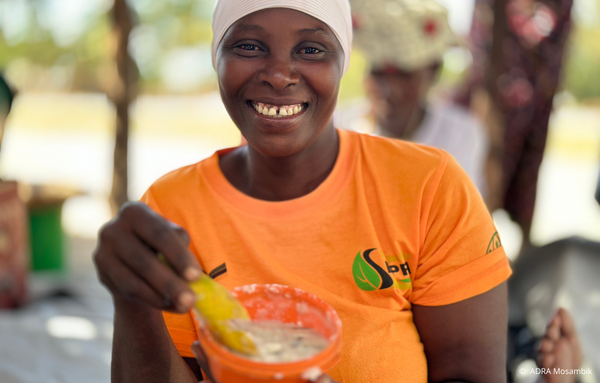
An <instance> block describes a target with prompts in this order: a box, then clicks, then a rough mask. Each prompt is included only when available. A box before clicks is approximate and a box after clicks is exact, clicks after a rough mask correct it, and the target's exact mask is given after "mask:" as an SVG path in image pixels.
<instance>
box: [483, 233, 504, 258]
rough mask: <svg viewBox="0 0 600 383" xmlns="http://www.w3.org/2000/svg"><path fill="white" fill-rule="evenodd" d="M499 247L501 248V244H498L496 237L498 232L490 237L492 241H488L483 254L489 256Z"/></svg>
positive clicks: (498, 238)
mask: <svg viewBox="0 0 600 383" xmlns="http://www.w3.org/2000/svg"><path fill="white" fill-rule="evenodd" d="M499 247H502V242H500V236H499V235H498V232H495V233H494V235H493V236H492V239H490V243H489V245H488V248H487V251H486V252H485V253H486V254H489V253H491V252H492V251H494V250H496V249H497V248H499Z"/></svg>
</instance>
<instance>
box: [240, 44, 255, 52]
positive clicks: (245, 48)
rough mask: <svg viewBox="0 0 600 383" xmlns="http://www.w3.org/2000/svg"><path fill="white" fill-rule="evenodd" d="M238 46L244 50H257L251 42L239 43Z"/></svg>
mask: <svg viewBox="0 0 600 383" xmlns="http://www.w3.org/2000/svg"><path fill="white" fill-rule="evenodd" d="M239 48H241V49H243V50H245V51H257V50H258V47H257V46H256V45H252V44H244V45H240V46H239Z"/></svg>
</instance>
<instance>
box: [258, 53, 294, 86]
mask: <svg viewBox="0 0 600 383" xmlns="http://www.w3.org/2000/svg"><path fill="white" fill-rule="evenodd" d="M258 79H259V80H260V81H261V82H263V83H267V84H269V85H270V86H271V87H273V89H275V90H284V89H285V88H287V87H288V86H290V85H296V84H298V82H299V81H300V75H299V74H298V72H296V71H295V70H294V67H293V61H292V59H291V58H286V57H277V56H275V55H273V56H271V57H269V58H268V59H267V62H266V65H265V67H264V68H263V70H261V71H260V73H259V74H258Z"/></svg>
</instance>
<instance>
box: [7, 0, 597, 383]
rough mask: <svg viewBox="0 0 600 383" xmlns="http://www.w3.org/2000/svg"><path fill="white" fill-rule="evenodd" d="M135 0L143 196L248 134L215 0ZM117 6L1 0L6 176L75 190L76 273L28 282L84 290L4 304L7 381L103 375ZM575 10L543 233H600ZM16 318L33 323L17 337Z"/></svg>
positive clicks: (458, 72) (585, 13) (457, 59)
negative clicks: (219, 58)
mask: <svg viewBox="0 0 600 383" xmlns="http://www.w3.org/2000/svg"><path fill="white" fill-rule="evenodd" d="M440 2H441V3H443V4H444V5H445V6H446V7H447V8H448V9H449V11H450V22H451V26H452V27H453V29H454V30H455V32H456V33H457V34H458V35H460V36H463V37H464V36H466V34H468V32H469V30H470V26H471V19H472V12H473V7H474V1H472V0H443V1H442V0H440ZM130 5H131V7H132V8H133V9H134V10H135V14H136V17H137V22H136V26H135V27H134V30H133V32H132V34H131V38H130V53H131V56H132V57H133V59H134V61H135V63H136V66H137V68H138V70H139V80H140V81H139V90H138V94H139V95H138V98H137V100H136V101H135V102H134V104H133V106H132V108H131V117H132V131H131V142H130V152H129V155H130V159H129V166H130V178H129V197H130V198H131V199H137V198H139V197H140V196H141V195H142V193H143V192H144V191H145V190H146V188H147V187H148V186H149V185H150V184H151V183H152V182H153V181H155V180H156V179H157V178H159V177H160V176H162V175H163V174H165V173H167V172H169V171H171V170H173V169H176V168H178V167H180V166H183V165H187V164H190V163H194V162H197V161H199V160H201V159H203V158H205V157H207V156H209V155H211V154H212V153H213V152H214V151H215V150H217V149H220V148H224V147H227V146H234V145H237V144H238V143H239V142H240V135H239V133H238V132H237V130H236V128H235V126H234V125H233V124H232V122H231V121H230V119H229V117H228V115H227V113H226V111H225V109H224V107H223V105H222V103H221V102H220V97H219V94H218V90H217V84H216V77H215V73H214V71H213V68H212V65H211V60H210V40H211V26H210V20H211V15H212V10H213V7H214V0H131V1H130ZM111 6H112V1H111V0H0V71H2V72H3V74H4V76H5V77H6V79H7V81H8V82H9V83H10V84H11V85H12V86H13V87H14V88H15V89H16V90H17V92H18V95H17V97H16V99H15V103H14V105H13V110H12V112H11V114H10V116H9V119H8V121H7V125H6V131H5V137H4V140H3V143H2V150H1V151H0V176H1V177H2V178H4V179H5V180H9V179H10V180H17V181H19V182H20V183H22V184H25V185H27V184H28V185H53V186H60V187H62V188H65V187H66V188H68V189H69V190H70V191H69V195H71V197H70V198H68V199H67V200H66V202H65V204H64V206H63V210H62V225H63V229H64V231H65V234H66V236H67V238H68V241H67V249H68V250H67V253H68V257H67V258H68V259H67V262H66V265H65V268H64V270H63V272H66V273H70V274H71V277H69V279H68V282H66V281H67V279H65V278H66V277H64V273H62V274H61V275H59V276H58V277H56V276H47V277H46V276H42V277H40V278H37V279H35V280H33V281H32V282H33V285H32V289H33V290H34V291H43V290H44V288H45V287H47V286H56V283H57V282H56V281H57V280H58V281H59V286H67V287H68V288H74V286H75V287H76V288H77V289H79V293H80V297H81V304H80V305H79V306H78V305H73V304H66V303H65V304H64V307H62V308H61V309H60V310H59V309H56V307H57V306H43V305H42V306H35V307H32V308H28V309H26V310H31V312H30V314H31V315H29V316H28V317H27V318H29V319H28V320H25V321H19V323H18V324H16V325H15V321H14V317H11V316H1V317H0V339H3V342H5V339H13V340H14V341H15V345H16V349H17V351H15V354H13V355H12V357H9V355H8V354H7V355H4V354H3V353H7V349H6V348H0V360H8V359H9V360H20V358H21V357H22V358H23V359H24V360H26V361H27V363H25V362H23V363H22V364H19V362H15V363H8V364H7V363H4V364H3V365H2V366H1V367H0V372H1V371H4V372H3V373H4V374H5V376H6V377H7V378H2V379H6V380H2V382H3V383H10V382H11V380H9V379H12V378H14V380H13V381H14V382H29V381H32V382H33V381H42V380H37V379H38V378H39V377H44V378H48V376H50V379H49V380H47V381H57V382H63V381H64V382H75V381H79V382H81V381H85V382H107V381H108V380H107V379H108V376H109V375H108V366H109V364H110V341H111V336H112V311H111V310H112V306H111V302H110V299H109V298H108V295H107V294H106V293H105V292H104V291H103V290H102V289H101V288H100V287H99V286H97V284H96V285H93V283H90V282H89V281H90V280H93V279H94V278H95V275H94V273H93V267H92V263H91V257H90V254H91V250H92V249H93V246H94V239H95V237H96V235H97V232H98V229H99V228H100V226H101V225H102V224H103V223H105V222H106V221H108V220H109V219H110V217H111V210H110V207H109V204H108V199H107V198H108V194H109V192H110V188H111V182H112V161H113V148H114V110H113V108H112V106H111V103H110V102H109V100H108V98H107V96H106V92H107V90H108V89H109V88H110V87H111V81H113V78H114V72H115V70H116V69H115V64H114V63H113V61H112V54H113V53H112V52H113V50H114V44H113V42H112V41H113V40H112V36H111V21H110V18H109V17H108V15H107V12H108V11H109V9H110V7H111ZM573 19H574V22H575V29H574V32H573V34H572V37H571V40H570V45H569V49H568V55H567V57H566V67H565V69H564V73H563V85H562V87H561V90H560V92H559V94H558V95H557V96H556V98H555V111H554V113H553V116H552V119H551V123H550V128H549V136H548V142H547V148H546V152H545V157H544V161H543V164H542V167H541V171H540V179H539V184H538V185H539V187H538V197H537V202H536V203H537V204H536V210H535V216H534V223H533V229H532V241H533V243H534V244H535V245H545V244H548V243H550V242H553V241H555V240H558V239H562V238H566V237H570V236H574V235H578V236H582V237H585V238H588V239H592V240H596V241H600V207H599V206H598V204H597V203H596V201H595V200H594V192H595V189H596V183H597V180H598V172H599V170H600V161H599V160H600V85H599V84H600V70H599V68H600V0H575V5H574V9H573ZM470 64H471V55H470V53H469V51H468V49H467V48H466V47H459V48H455V49H453V50H451V51H450V52H449V53H448V54H447V55H446V58H445V62H444V68H443V74H442V77H441V79H440V82H439V84H438V87H437V89H436V92H435V93H436V94H440V95H443V94H444V93H445V92H446V91H447V90H448V89H451V88H452V87H453V86H455V85H456V84H458V83H459V82H460V81H461V79H463V76H464V75H465V73H466V71H467V70H468V68H469V65H470ZM364 70H365V62H364V59H363V58H362V57H361V56H360V55H359V54H355V55H354V56H353V58H352V64H351V69H350V71H349V72H348V73H347V75H346V77H345V78H344V80H343V84H342V91H341V94H340V106H341V107H344V105H350V104H352V103H353V102H356V100H358V99H361V98H363V97H364V94H363V90H362V84H363V74H364ZM494 218H495V219H496V221H497V223H498V226H499V230H500V233H501V236H502V237H503V243H504V246H505V247H506V249H507V252H508V253H509V256H514V255H516V254H517V252H518V250H519V247H520V232H519V229H518V227H515V226H514V225H512V224H511V223H510V220H509V218H508V217H507V215H506V214H505V213H503V212H502V211H498V212H495V213H494ZM61 283H62V284H61ZM92 285H93V286H92ZM59 295H60V294H59ZM84 298H85V299H84ZM58 307H61V306H60V304H59V305H58ZM3 323H4V324H5V325H6V326H3V325H2V324H3ZM9 324H10V325H11V326H12V328H11V329H9V328H7V326H8V325H9ZM15 326H17V327H18V328H17V329H15ZM19 329H20V330H19ZM19 331H21V332H23V333H24V332H28V333H29V334H33V336H32V337H31V338H27V339H15V338H14V334H20V332H19ZM32 349H37V350H38V351H41V352H44V353H45V354H47V355H52V354H54V359H50V360H49V361H47V362H43V361H42V362H40V364H39V365H37V366H34V367H33V368H28V367H27V366H28V364H36V363H37V361H36V360H35V358H32V355H31V354H29V352H31V350H32ZM19 350H20V351H19ZM72 358H79V360H80V361H81V363H80V364H79V365H78V366H71V367H69V368H70V370H69V371H68V372H69V373H67V372H65V373H64V376H63V375H61V373H60V372H57V371H58V370H57V369H56V368H54V367H52V366H53V365H54V364H56V363H59V364H60V363H65V365H68V363H69V361H72V360H73V359H72ZM0 364H2V363H0ZM7 371H8V372H7ZM2 376H3V375H1V374H0V377H2ZM10 377H12V378H10ZM52 379H54V380H52ZM74 379H79V380H74ZM0 380H1V379H0Z"/></svg>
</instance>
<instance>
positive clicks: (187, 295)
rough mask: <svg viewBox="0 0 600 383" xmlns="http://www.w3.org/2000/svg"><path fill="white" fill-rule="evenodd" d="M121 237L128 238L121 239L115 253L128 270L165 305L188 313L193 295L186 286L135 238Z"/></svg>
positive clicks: (124, 235)
mask: <svg viewBox="0 0 600 383" xmlns="http://www.w3.org/2000/svg"><path fill="white" fill-rule="evenodd" d="M121 235H122V236H123V237H128V238H123V240H122V241H120V242H119V246H118V247H117V248H116V249H115V251H116V252H117V254H118V256H119V257H120V258H121V259H122V260H123V262H124V263H125V264H126V265H127V266H128V267H129V269H131V270H132V271H133V272H134V273H135V274H137V275H138V276H139V277H141V278H142V279H143V280H144V281H147V283H148V284H149V285H150V286H151V287H152V288H153V289H154V290H155V291H156V292H158V293H159V294H160V296H162V297H163V300H164V301H165V304H167V303H168V302H170V303H172V304H173V306H174V308H175V309H176V310H177V311H179V312H186V311H189V310H190V309H191V307H192V305H193V303H194V294H193V292H192V290H191V289H190V288H189V287H188V285H187V284H186V283H185V282H184V281H183V280H182V279H181V278H179V277H177V275H175V273H174V272H173V271H172V270H171V269H170V268H169V267H168V266H167V265H165V264H163V263H162V262H161V261H160V260H159V259H158V257H157V256H156V255H155V254H154V253H153V252H152V251H151V250H150V249H149V248H148V247H147V246H146V245H145V244H144V243H142V242H141V241H140V240H139V239H137V238H136V237H135V236H133V235H129V234H127V233H124V234H121ZM163 309H164V307H163Z"/></svg>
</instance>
